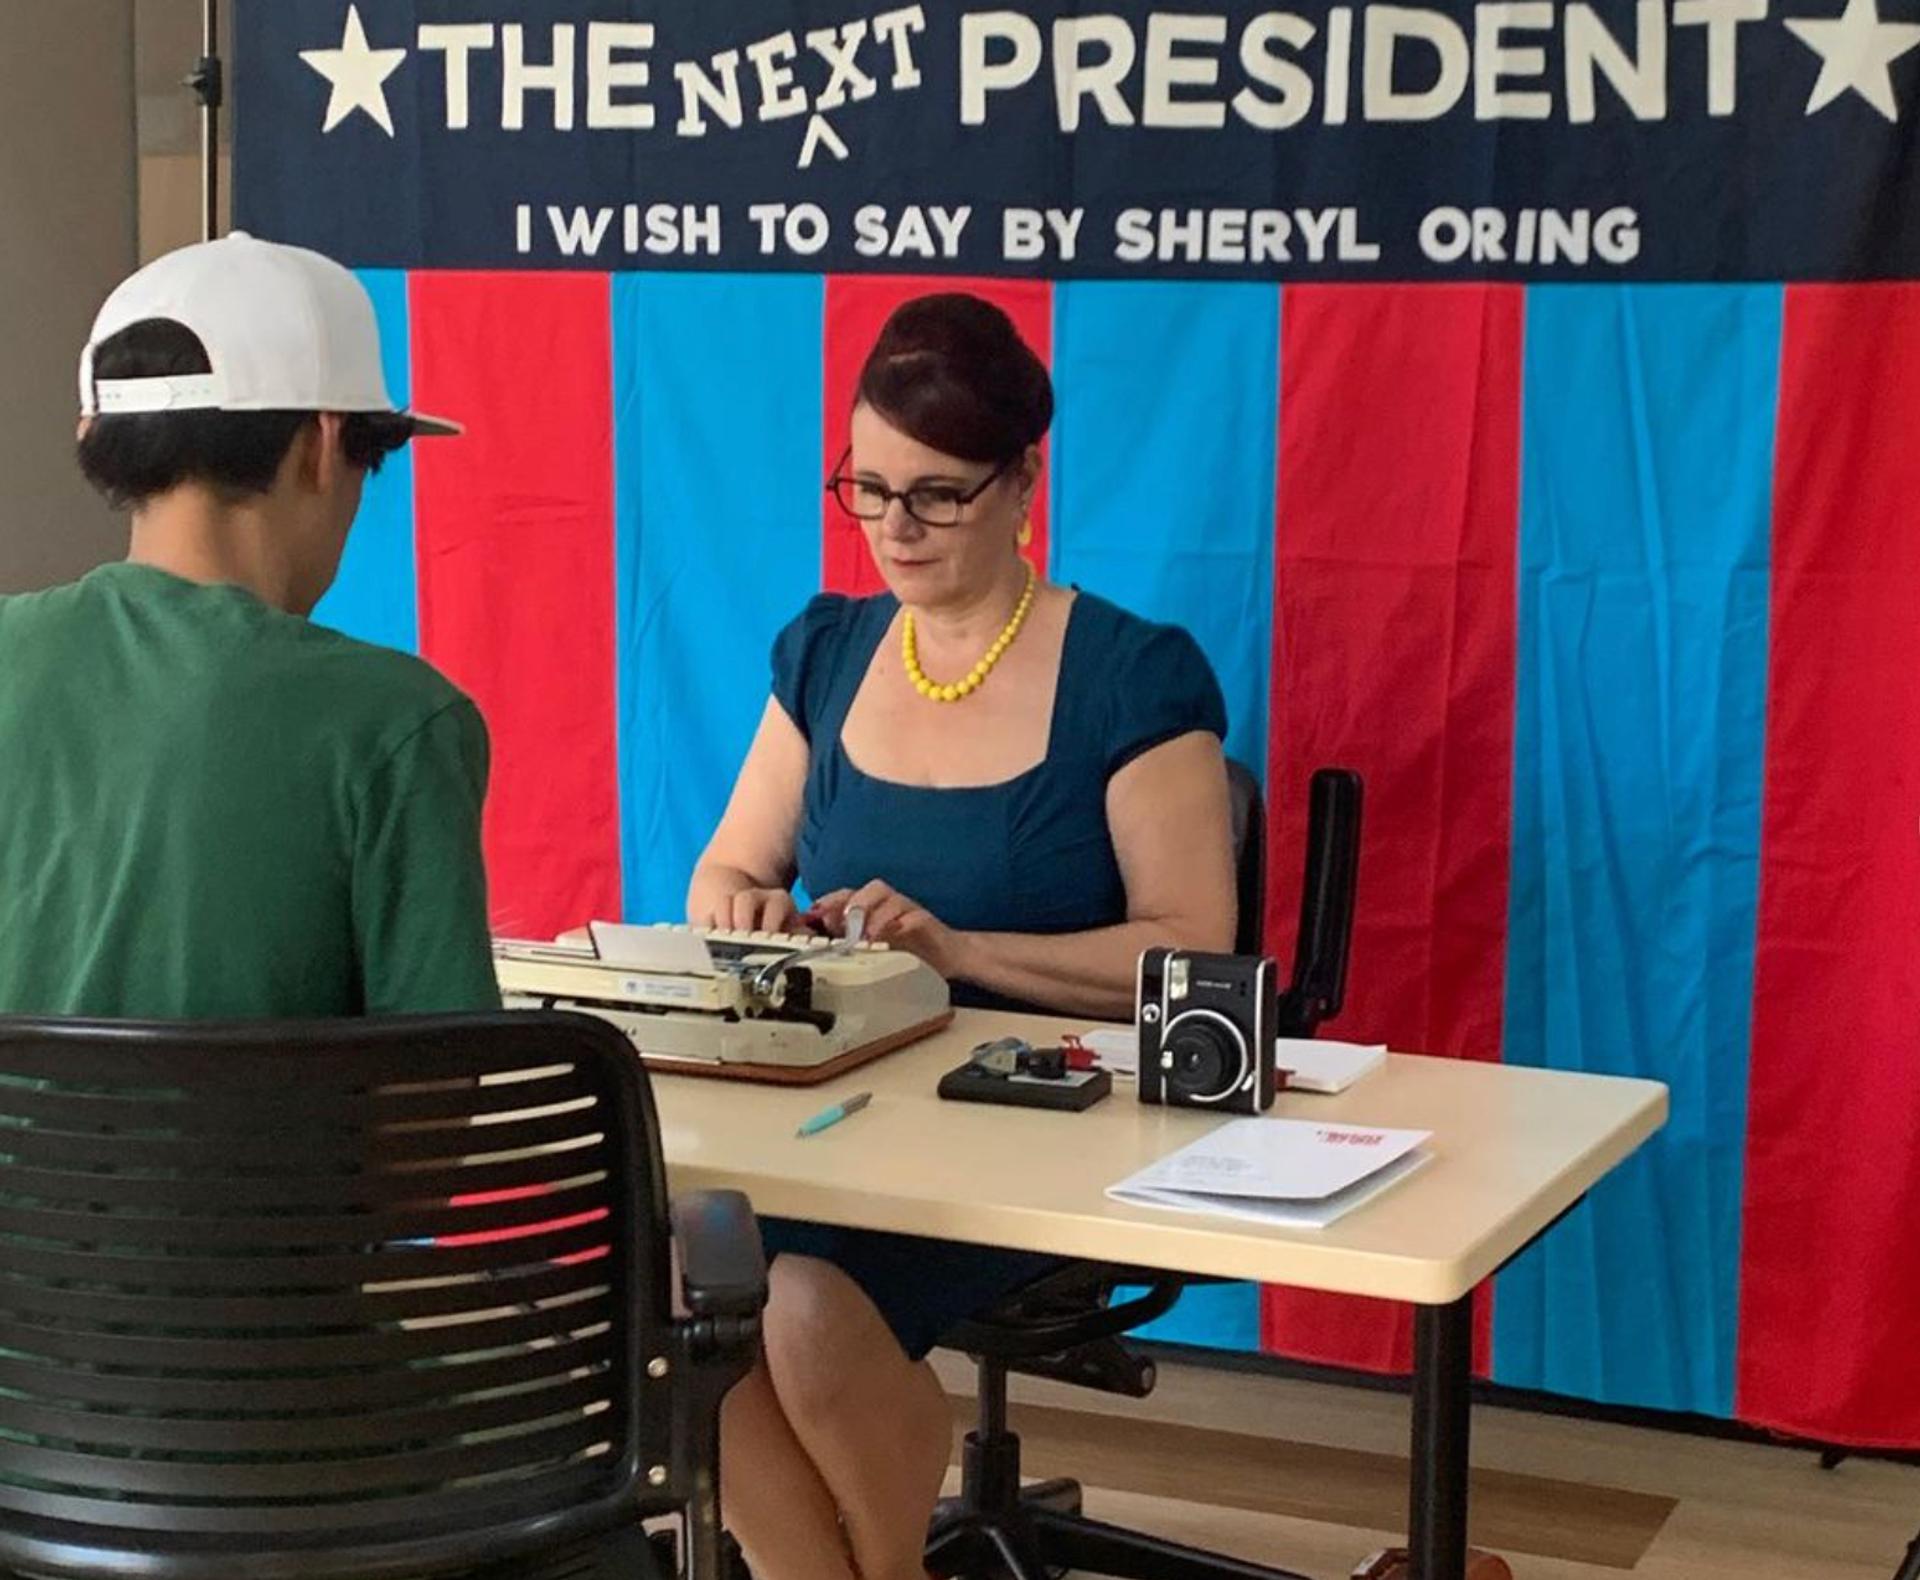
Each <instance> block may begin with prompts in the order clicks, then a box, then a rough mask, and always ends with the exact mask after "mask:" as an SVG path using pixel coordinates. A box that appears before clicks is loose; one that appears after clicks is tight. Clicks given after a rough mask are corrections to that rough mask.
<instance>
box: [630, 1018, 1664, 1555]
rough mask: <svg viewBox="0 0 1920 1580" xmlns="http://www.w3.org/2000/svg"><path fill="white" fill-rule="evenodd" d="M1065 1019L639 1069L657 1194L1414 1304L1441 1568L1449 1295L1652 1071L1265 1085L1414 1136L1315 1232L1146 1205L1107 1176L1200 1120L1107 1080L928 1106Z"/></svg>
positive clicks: (1453, 1420)
mask: <svg viewBox="0 0 1920 1580" xmlns="http://www.w3.org/2000/svg"><path fill="white" fill-rule="evenodd" d="M1086 1026H1087V1022H1085V1021H1078V1020H1051V1019H1045V1018H1041V1017H1037V1016H1022V1015H1002V1014H992V1013H987V1012H984V1011H968V1010H962V1011H960V1012H959V1013H958V1014H957V1015H956V1016H955V1018H954V1022H953V1024H952V1025H951V1026H950V1027H949V1028H948V1029H947V1030H945V1031H944V1032H941V1033H940V1034H938V1035H937V1036H934V1037H930V1038H928V1039H927V1040H926V1041H925V1042H921V1043H917V1044H915V1045H914V1046H913V1047H910V1048H906V1049H903V1050H901V1051H900V1052H898V1053H894V1054H891V1055H889V1056H888V1057H886V1058H884V1059H882V1060H880V1061H879V1062H878V1063H876V1064H873V1065H870V1066H868V1067H867V1068H866V1069H864V1070H858V1071H855V1072H854V1073H853V1074H851V1075H848V1076H845V1077H843V1078H841V1079H840V1080H838V1081H835V1082H832V1083H830V1084H828V1085H825V1086H818V1087H812V1088H804V1089H791V1088H779V1087H749V1086H742V1085H738V1084H736V1083H734V1082H728V1081H711V1080H700V1079H697V1078H692V1077H686V1076H669V1075H656V1076H655V1077H654V1081H653V1087H654V1095H655V1100H656V1101H657V1103H658V1105H659V1110H660V1128H661V1135H662V1138H663V1140H664V1143H665V1149H666V1155H667V1168H668V1175H669V1180H670V1183H671V1186H672V1188H673V1190H674V1191H675V1192H681V1191H689V1190H702V1189H716V1188H718V1189H732V1190H741V1191H745V1192H746V1193H747V1194H748V1195H749V1196H750V1197H751V1198H752V1201H753V1205H754V1207H755V1209H756V1210H758V1211H760V1212H763V1213H767V1214H770V1215H774V1216H778V1217H785V1218H804V1219H810V1220H813V1221H815V1222H819V1223H828V1224H837V1225H842V1226H845V1227H850V1228H859V1229H883V1230H891V1231H893V1232H895V1233H900V1234H917V1235H926V1236H930V1237H933V1238H936V1239H946V1240H964V1241H972V1242H975V1243H978V1244H983V1245H995V1246H1004V1247H1008V1248H1011V1249H1016V1250H1023V1251H1041V1252H1047V1253H1051V1254H1053V1255H1057V1256H1065V1257H1085V1258H1088V1259H1090V1260H1094V1261H1104V1262H1122V1263H1130V1264H1135V1265H1139V1266H1142V1267H1151V1268H1164V1269H1167V1270H1169V1271H1172V1272H1181V1273H1191V1274H1199V1275H1208V1276H1213V1277H1219V1278H1230V1279H1250V1280H1253V1281H1256V1282H1259V1283H1268V1284H1290V1285H1293V1286H1295V1287H1297V1288H1301V1289H1319V1290H1328V1291H1332V1292H1336V1293H1340V1294H1352V1295H1373V1296H1378V1297H1383V1298H1386V1299H1392V1300H1406V1301H1411V1302H1413V1303H1414V1304H1415V1305H1417V1306H1418V1307H1419V1311H1418V1313H1417V1317H1416V1329H1415V1373H1414V1384H1413V1451H1412V1460H1411V1483H1412V1484H1411V1488H1410V1504H1409V1515H1410V1540H1411V1543H1412V1546H1413V1551H1414V1574H1415V1577H1416V1580H1461V1577H1462V1575H1463V1573H1464V1569H1465V1552H1466V1510H1467V1461H1468V1422H1469V1385H1470V1382H1471V1372H1472V1323H1471V1306H1470V1299H1469V1297H1470V1296H1471V1294H1472V1291H1473V1289H1474V1287H1475V1286H1476V1285H1477V1284H1479V1283H1480V1282H1481V1281H1482V1280H1483V1279H1485V1278H1487V1277H1488V1276H1489V1275H1491V1274H1492V1273H1494V1272H1495V1271H1497V1270H1498V1269H1499V1268H1500V1267H1502V1266H1503V1265H1505V1263H1507V1262H1508V1261H1510V1260H1511V1259H1512V1258H1513V1257H1514V1255H1515V1254H1517V1253H1518V1252H1519V1251H1521V1250H1522V1249H1523V1248H1525V1247H1526V1246H1527V1245H1528V1244H1529V1243H1530V1242H1531V1241H1532V1240H1533V1239H1534V1238H1535V1237H1536V1236H1538V1235H1539V1234H1540V1233H1541V1231H1543V1230H1544V1229H1546V1228H1547V1227H1548V1226H1549V1225H1551V1224H1552V1223H1553V1222H1554V1221H1555V1220H1556V1219H1557V1218H1558V1217H1559V1216H1560V1215H1561V1214H1562V1213H1564V1212H1565V1211H1566V1210H1567V1209H1568V1208H1570V1207H1571V1206H1573V1205H1574V1204H1575V1203H1576V1202H1578V1201H1579V1200H1580V1198H1581V1197H1582V1196H1584V1195H1585V1194H1586V1192H1587V1191H1588V1189H1590V1188H1591V1187H1592V1186H1593V1185H1594V1184H1595V1183H1596V1182H1597V1181H1598V1180H1600V1179H1601V1178H1603V1177H1604V1176H1605V1175H1606V1174H1607V1172H1608V1171H1609V1170H1611V1169H1612V1168H1613V1167H1615V1165H1617V1164H1618V1163H1619V1162H1620V1161H1621V1160H1622V1159H1624V1158H1625V1157H1627V1156H1628V1155H1629V1154H1630V1153H1631V1152H1632V1151H1633V1150H1634V1149H1635V1148H1636V1147H1638V1146H1639V1145H1640V1143H1641V1142H1643V1141H1645V1140H1646V1139H1647V1137H1648V1136H1650V1135H1652V1134H1653V1133H1654V1132H1655V1131H1656V1130H1658V1129H1659V1128H1660V1126H1661V1125H1662V1124H1663V1123H1665V1121H1666V1114H1667V1090H1666V1088H1665V1087H1664V1086H1662V1085H1660V1084H1659V1083H1658V1082H1654V1081H1638V1080H1626V1079H1621V1078H1618V1077H1612V1076H1590V1075H1574V1074H1568V1073H1565V1072H1561V1071H1553V1070H1533V1069H1520V1068H1514V1067H1509V1066H1506V1065H1493V1064H1477V1063H1472V1062H1468V1061H1462V1060H1453V1059H1430V1058H1417V1057H1411V1056H1406V1055H1395V1056H1393V1057H1390V1058H1389V1059H1388V1060H1387V1063H1386V1066H1385V1067H1384V1068H1383V1069H1381V1070H1378V1071H1376V1072H1374V1073H1373V1074H1371V1075H1369V1076H1366V1077H1365V1078H1364V1079H1362V1080H1361V1081H1360V1082H1359V1083H1358V1084H1357V1085H1355V1086H1354V1087H1352V1088H1351V1089H1349V1090H1348V1091H1346V1092H1344V1093H1342V1094H1341V1095H1339V1096H1337V1097H1320V1096H1313V1095H1311V1094H1308V1093H1283V1094H1282V1096H1281V1098H1280V1101H1279V1102H1278V1103H1277V1104H1275V1106H1274V1110H1273V1112H1274V1114H1275V1115H1276V1116H1279V1117H1302V1118H1314V1119H1329V1120H1336V1121H1345V1122H1351V1123H1361V1124H1371V1125H1383V1126H1396V1127H1407V1128H1411V1129H1421V1130H1431V1131H1433V1132H1434V1137H1433V1141H1432V1142H1431V1143H1430V1145H1431V1148H1432V1150H1433V1152H1434V1154H1435V1156H1434V1161H1433V1162H1432V1163H1431V1164H1429V1165H1428V1166H1427V1167H1426V1168H1424V1169H1422V1170H1421V1171H1420V1172H1419V1173H1417V1174H1415V1175H1414V1176H1413V1177H1412V1178H1410V1179H1409V1180H1407V1181H1406V1182H1405V1183H1403V1184H1401V1185H1398V1186H1396V1187H1394V1189H1393V1190H1391V1191H1389V1192H1387V1193H1386V1194H1385V1195H1383V1196H1381V1197H1380V1198H1378V1199H1377V1200H1376V1201H1373V1202H1371V1203H1369V1204H1367V1205H1366V1206H1364V1207H1362V1208H1360V1209H1358V1210H1357V1211H1355V1212H1354V1213H1352V1214H1351V1215H1350V1216H1348V1217H1346V1218H1343V1219H1341V1220H1340V1221H1339V1222H1338V1223H1336V1224H1334V1225H1333V1226H1332V1227H1330V1228H1327V1229H1319V1230H1301V1229H1280V1228H1274V1227H1271V1226H1268V1225H1264V1224H1256V1223H1243V1222H1238V1221H1235V1220H1232V1219H1226V1218H1207V1217H1202V1216H1197V1215H1191V1214H1186V1213H1172V1212H1157V1211H1154V1210H1152V1209H1150V1208H1145V1207H1130V1206H1123V1205H1121V1204H1120V1203H1118V1202H1114V1201H1111V1200H1109V1199H1108V1198H1107V1196H1106V1194H1105V1192H1106V1188H1107V1186H1109V1185H1112V1184H1114V1183H1116V1182H1117V1181H1119V1180H1121V1179H1123V1178H1125V1177H1126V1176H1127V1175H1129V1174H1131V1173H1133V1172H1134V1171H1135V1170H1136V1169H1139V1168H1142V1167H1144V1166H1145V1165H1146V1164H1148V1163H1150V1162H1152V1161H1153V1160H1154V1159H1156V1158H1160V1157H1164V1156H1165V1155H1166V1154H1167V1153H1169V1152H1171V1151H1173V1150H1174V1149H1175V1148H1177V1147H1180V1146H1183V1145H1185V1144H1186V1143H1187V1142H1189V1141H1191V1140H1193V1139H1194V1138H1195V1137H1196V1136H1198V1135H1201V1134H1203V1133H1204V1132H1205V1131H1206V1130H1207V1129H1208V1128H1209V1127H1211V1126H1213V1125H1215V1124H1217V1123H1219V1116H1217V1115H1208V1114H1203V1113H1196V1112H1193V1111H1191V1110H1180V1109H1164V1108H1149V1107H1144V1106H1142V1105H1141V1104H1140V1103H1138V1102H1136V1101H1134V1098H1133V1088H1132V1086H1131V1084H1130V1083H1120V1085H1119V1087H1118V1089H1117V1090H1116V1092H1115V1094H1114V1096H1113V1097H1112V1098H1111V1099H1110V1100H1108V1101H1107V1102H1104V1103H1101V1104H1099V1105H1098V1106H1097V1107H1095V1108H1093V1109H1090V1110H1089V1111H1088V1112H1086V1113H1084V1114H1070V1113H1056V1112H1051V1111H1047V1110H1042V1109H1025V1108H1007V1107H1002V1106H990V1105H987V1104H980V1103H949V1102H943V1101H941V1100H940V1099H939V1098H938V1097H936V1096H935V1095H934V1087H935V1084H936V1083H937V1081H938V1080H939V1077H940V1076H941V1075H942V1074H943V1073H945V1072H946V1071H947V1070H950V1069H952V1068H953V1067H954V1066H955V1065H957V1064H960V1063H962V1062H963V1061H964V1060H965V1059H966V1056H967V1052H968V1050H969V1049H971V1048H972V1047H973V1046H974V1045H975V1044H976V1043H979V1042H983V1041H985V1040H987V1039H988V1038H991V1037H1001V1036H1009V1035H1011V1036H1021V1037H1025V1038H1027V1039H1028V1040H1029V1041H1031V1042H1034V1043H1036V1044H1045V1043H1052V1042H1057V1041H1058V1040H1059V1038H1060V1035H1061V1033H1062V1032H1067V1031H1084V1030H1085V1029H1086ZM856 1091H871V1092H872V1093H873V1104H872V1106H871V1107H870V1108H868V1109H867V1110H866V1111H865V1112H863V1113H860V1114H858V1115H856V1116H854V1117H853V1118H851V1119H848V1120H847V1121H845V1122H844V1123H842V1124H840V1125H837V1126H835V1127H834V1128H833V1129H831V1130H828V1131H826V1132H824V1133H823V1134H821V1135H818V1136H814V1137H810V1138H807V1139H805V1140H802V1139H799V1138H797V1137H796V1136H795V1135H794V1130H795V1128H796V1127H797V1126H798V1125H799V1123H800V1121H801V1120H802V1119H804V1118H806V1117H807V1116H808V1115H810V1114H813V1113H816V1112H818V1111H819V1110H820V1109H822V1108H824V1107H826V1106H827V1105H828V1104H829V1103H831V1102H834V1101H835V1100H837V1099H838V1098H840V1097H844V1096H846V1095H848V1094H850V1093H852V1092H856Z"/></svg>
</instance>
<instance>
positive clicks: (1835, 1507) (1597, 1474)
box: [936, 1355, 1920, 1580]
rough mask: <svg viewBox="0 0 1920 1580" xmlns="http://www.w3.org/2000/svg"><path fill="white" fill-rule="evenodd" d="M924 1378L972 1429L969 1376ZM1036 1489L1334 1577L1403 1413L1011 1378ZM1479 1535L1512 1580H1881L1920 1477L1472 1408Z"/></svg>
mask: <svg viewBox="0 0 1920 1580" xmlns="http://www.w3.org/2000/svg"><path fill="white" fill-rule="evenodd" d="M936 1364H937V1366H938V1368H939V1370H940V1374H941V1377H942V1380H943V1381H944V1382H945V1383H946V1384H947V1388H948V1391H949V1392H950V1393H952V1394H953V1395H954V1396H955V1410H956V1413H957V1414H958V1415H959V1416H960V1417H961V1418H962V1419H970V1417H971V1405H972V1401H971V1398H970V1394H971V1389H972V1379H971V1376H970V1374H969V1372H968V1370H967V1368H966V1366H965V1364H964V1363H963V1362H961V1361H959V1360H958V1359H957V1358H955V1357H950V1356H944V1355H943V1356H940V1357H938V1358H937V1361H936ZM1014 1398H1015V1410H1014V1423H1013V1424H1014V1427H1015V1429H1016V1430H1017V1431H1018V1432H1019V1433H1020V1434H1021V1439H1022V1443H1023V1447H1024V1461H1025V1468H1026V1471H1027V1473H1028V1474H1029V1475H1030V1476H1036V1477H1039V1476H1054V1475H1069V1474H1071V1475H1074V1476H1076V1477H1077V1478H1078V1479H1080V1480H1081V1481H1082V1482H1084V1483H1085V1484H1086V1486H1087V1488H1088V1493H1087V1510H1088V1512H1089V1513H1090V1514H1094V1515H1097V1516H1098V1517H1100V1518H1102V1519H1108V1520H1112V1521H1114V1522H1116V1523H1118V1524H1123V1525H1130V1526H1135V1527H1138V1528H1141V1529H1145V1530H1150V1531H1154V1532H1156V1533H1158V1534H1161V1535H1164V1536H1168V1537H1172V1538H1175V1539H1178V1540H1181V1541H1190V1542H1194V1543H1197V1544H1203V1545H1206V1546H1209V1547H1213V1548H1217V1549H1219V1550H1222V1551H1226V1552H1230V1553H1233V1554H1236V1555H1238V1556H1240V1557H1244V1558H1251V1559H1256V1560H1260V1561H1263V1562H1267V1563H1272V1564H1284V1565H1285V1566H1286V1567H1288V1568H1290V1569H1295V1570H1298V1571H1299V1572H1301V1573H1302V1574H1305V1575H1310V1576H1312V1577H1313V1580H1347V1577H1348V1575H1349V1574H1350V1572H1351V1570H1352V1567H1353V1565H1354V1563H1355V1561H1356V1560H1358V1559H1360V1558H1362V1557H1364V1556H1365V1555H1366V1554H1368V1553H1370V1552H1372V1551H1374V1550H1375V1549H1376V1548H1379V1547H1384V1546H1388V1545H1391V1544H1394V1543H1397V1542H1398V1541H1400V1540H1401V1539H1402V1538H1401V1537H1400V1536H1398V1535H1397V1534H1396V1533H1397V1532H1398V1531H1400V1530H1401V1529H1403V1528H1404V1505H1405V1498H1406V1438H1407V1415H1406V1410H1407V1406H1406V1401H1405V1399H1404V1398H1402V1397H1399V1396H1396V1395H1393V1394H1385V1393H1375V1392H1371V1391H1367V1390H1362V1389H1357V1388H1341V1387H1336V1386H1332V1385H1328V1384H1322V1383H1308V1382H1298V1381H1293V1380H1287V1379H1278V1378H1267V1377H1260V1376H1250V1375H1247V1374H1245V1373H1242V1372H1225V1371H1215V1370H1210V1369H1207V1368H1203V1367H1195V1366H1183V1365H1167V1366H1163V1367H1162V1369H1161V1374H1160V1386H1159V1388H1158V1389H1157V1390H1156V1392H1155V1393H1154V1395H1153V1397H1151V1398H1150V1399H1147V1400H1144V1401H1138V1402H1136V1401H1133V1400H1126V1399H1114V1398H1110V1397H1107V1396H1103V1395H1099V1394H1094V1393H1091V1392H1088V1391H1086V1390H1083V1389H1071V1388H1062V1387H1055V1386H1052V1385H1049V1384H1044V1383H1033V1382H1027V1381H1024V1380H1022V1381H1020V1382H1017V1383H1016V1385H1015V1390H1014ZM1473 1461H1474V1483H1473V1485H1474V1540H1475V1542H1476V1543H1477V1544H1479V1545H1481V1546H1485V1547H1489V1548H1492V1549H1493V1550H1495V1551H1497V1552H1499V1553H1501V1554H1502V1555H1503V1556H1505V1557H1506V1558H1507V1559H1508V1560H1509V1561H1510V1562H1511V1563H1512V1565H1513V1570H1514V1574H1515V1576H1516V1580H1624V1577H1626V1576H1635V1577H1640V1580H1892V1577H1893V1575H1894V1573H1895V1571H1896V1569H1897V1568H1898V1566H1899V1563H1900V1560H1901V1558H1902V1556H1903V1555H1904V1554H1905V1552H1906V1547H1907V1543H1908V1541H1910V1540H1911V1539H1912V1537H1913V1535H1914V1533H1915V1531H1916V1530H1917V1529H1920V1469H1916V1468H1914V1467H1911V1466H1905V1465H1893V1464H1886V1463H1880V1462H1875V1461H1870V1460H1848V1461H1847V1462H1845V1463H1844V1464H1843V1465H1841V1466H1840V1468H1839V1469H1837V1470H1833V1471H1823V1470H1821V1469H1820V1468H1819V1464H1818V1461H1817V1460H1816V1459H1815V1457H1814V1456H1813V1455H1812V1454H1809V1453H1804V1452H1799V1451H1794V1450H1788V1449H1782V1448H1773V1447H1767V1446H1764V1445H1755V1444H1746V1443H1730V1442H1723V1441H1719V1440H1716V1439H1712V1438H1701V1437H1697V1436H1688V1435H1682V1434H1679V1433H1671V1432H1660V1431H1652V1430H1645V1429H1641V1428H1634V1427H1623V1426H1612V1425H1606V1424H1602V1423H1597V1422H1591V1421H1577V1420H1568V1419H1565V1418H1561V1417H1555V1416H1547V1415H1539V1414H1535V1413H1532V1412H1525V1411H1516V1410H1505V1409H1492V1408H1485V1407H1482V1408H1479V1409H1476V1411H1475V1412H1474V1454H1473Z"/></svg>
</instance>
